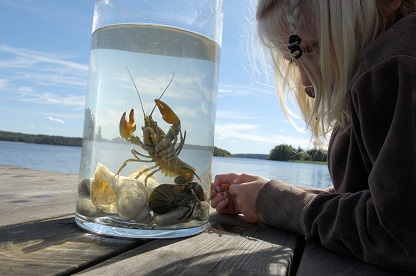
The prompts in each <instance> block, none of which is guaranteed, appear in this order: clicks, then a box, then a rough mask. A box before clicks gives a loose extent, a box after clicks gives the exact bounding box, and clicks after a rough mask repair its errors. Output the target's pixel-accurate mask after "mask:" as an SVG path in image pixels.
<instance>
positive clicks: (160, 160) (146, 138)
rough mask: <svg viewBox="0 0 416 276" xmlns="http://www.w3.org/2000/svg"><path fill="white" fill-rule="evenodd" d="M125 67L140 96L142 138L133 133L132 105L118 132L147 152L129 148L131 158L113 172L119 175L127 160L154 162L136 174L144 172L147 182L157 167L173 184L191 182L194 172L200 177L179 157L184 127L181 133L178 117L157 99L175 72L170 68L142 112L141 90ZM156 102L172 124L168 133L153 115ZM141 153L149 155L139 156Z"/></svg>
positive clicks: (183, 137)
mask: <svg viewBox="0 0 416 276" xmlns="http://www.w3.org/2000/svg"><path fill="white" fill-rule="evenodd" d="M127 71H128V72H129V75H130V78H131V80H132V81H133V85H134V88H135V89H136V92H137V95H139V100H140V104H141V107H142V111H143V116H144V126H142V131H143V141H142V140H140V138H139V137H138V136H136V135H134V134H133V132H134V131H135V130H136V123H135V121H134V109H131V111H130V114H129V119H128V121H127V119H126V112H124V113H123V115H122V116H121V120H120V129H119V130H120V136H121V137H122V138H124V139H125V140H126V141H128V142H130V143H132V144H135V145H138V146H140V147H141V148H142V149H144V150H145V151H147V153H148V154H149V155H143V154H141V153H139V152H138V151H136V150H135V149H132V150H131V153H132V154H133V156H134V158H130V159H127V160H126V161H124V163H123V165H122V166H121V167H120V169H119V170H118V171H117V173H116V175H117V176H119V175H120V172H121V171H122V170H123V168H124V167H125V166H127V163H129V162H154V163H155V165H153V166H151V167H149V168H146V169H145V170H142V171H141V172H140V173H138V174H137V175H136V176H135V178H136V179H138V178H139V177H140V176H141V175H142V174H147V175H146V177H145V181H144V183H145V185H146V186H147V179H148V178H149V177H150V176H151V175H153V174H154V173H156V172H158V171H161V173H163V174H164V175H166V176H168V177H175V179H174V182H175V183H176V184H187V183H190V182H192V180H193V178H194V176H196V177H197V178H198V179H199V180H200V178H199V177H198V175H196V173H195V169H194V168H193V167H192V166H190V165H188V164H187V163H185V162H184V161H182V160H180V159H179V157H178V155H179V153H180V152H181V150H182V148H183V145H184V143H185V138H186V130H185V132H184V134H183V135H182V130H181V121H180V119H179V117H178V116H177V115H176V114H175V112H173V110H172V109H171V108H170V107H169V106H168V105H167V104H166V103H164V102H162V101H161V100H160V99H161V98H162V96H163V95H164V94H165V92H166V90H167V89H168V87H169V86H170V84H171V83H172V81H173V78H174V76H175V72H173V76H172V78H171V80H170V82H169V84H168V85H167V87H166V88H165V90H164V91H163V92H162V94H161V95H160V97H159V99H155V106H154V107H153V109H152V111H151V112H150V114H149V115H146V114H145V112H144V108H143V103H142V99H141V97H140V93H139V91H138V89H137V86H136V84H135V82H134V80H133V77H132V75H131V73H130V71H129V69H128V68H127ZM156 106H157V107H158V109H159V111H160V113H161V114H162V119H163V120H164V121H165V122H167V123H169V124H171V127H170V129H169V131H168V133H167V134H166V133H165V132H164V131H163V130H162V129H161V128H160V127H159V126H158V125H157V122H156V121H154V120H153V118H152V114H153V111H154V110H155V108H156ZM178 135H179V138H180V142H179V144H178V146H177V147H176V148H175V146H176V143H177V141H178ZM141 157H145V158H149V159H142V158H141ZM200 181H201V180H200Z"/></svg>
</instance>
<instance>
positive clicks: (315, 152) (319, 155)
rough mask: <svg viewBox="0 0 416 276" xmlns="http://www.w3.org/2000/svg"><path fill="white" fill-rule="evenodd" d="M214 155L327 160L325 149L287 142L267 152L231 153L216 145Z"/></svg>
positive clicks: (311, 160) (310, 160)
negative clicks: (304, 146)
mask: <svg viewBox="0 0 416 276" xmlns="http://www.w3.org/2000/svg"><path fill="white" fill-rule="evenodd" d="M214 156H221V157H244V158H255V159H267V160H275V161H305V162H326V161H327V154H326V152H325V151H323V150H321V149H318V148H313V149H310V150H307V151H305V150H303V149H301V148H300V147H298V148H297V149H296V148H294V147H292V146H290V145H286V144H281V145H277V146H275V147H274V148H273V149H272V150H271V151H270V153H269V155H267V154H231V153H230V152H229V151H226V150H224V149H220V148H217V147H214Z"/></svg>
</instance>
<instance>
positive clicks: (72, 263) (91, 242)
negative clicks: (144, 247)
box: [0, 217, 146, 275]
mask: <svg viewBox="0 0 416 276" xmlns="http://www.w3.org/2000/svg"><path fill="white" fill-rule="evenodd" d="M144 242H146V241H142V240H136V241H133V240H123V239H112V238H106V237H101V236H97V235H92V234H88V233H86V232H84V231H82V230H81V229H80V228H79V227H77V226H76V224H75V220H74V218H73V217H69V218H57V219H51V220H48V221H42V222H36V223H29V224H22V225H18V226H15V227H7V228H2V229H0V275H59V274H70V273H72V272H76V271H77V270H79V269H80V268H84V267H88V266H91V265H93V264H95V263H97V262H101V261H103V260H106V259H108V258H111V257H113V256H115V255H118V254H121V253H123V252H126V251H128V250H130V249H132V248H134V247H137V246H139V245H141V244H143V243H144Z"/></svg>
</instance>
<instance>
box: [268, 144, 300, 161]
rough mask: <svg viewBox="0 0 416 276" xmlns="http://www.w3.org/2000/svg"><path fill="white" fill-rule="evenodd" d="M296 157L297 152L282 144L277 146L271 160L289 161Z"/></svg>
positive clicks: (271, 152)
mask: <svg viewBox="0 0 416 276" xmlns="http://www.w3.org/2000/svg"><path fill="white" fill-rule="evenodd" d="M295 156H296V150H295V149H294V148H293V147H292V146H289V145H286V144H282V145H278V146H275V147H274V148H273V149H272V150H271V151H270V154H269V158H268V159H269V160H277V161H289V160H293V158H295Z"/></svg>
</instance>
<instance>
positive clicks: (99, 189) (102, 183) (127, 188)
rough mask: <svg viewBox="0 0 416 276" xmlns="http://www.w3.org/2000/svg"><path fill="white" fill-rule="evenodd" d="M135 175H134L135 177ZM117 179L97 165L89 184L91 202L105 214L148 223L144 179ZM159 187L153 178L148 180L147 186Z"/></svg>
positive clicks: (146, 193) (148, 213)
mask: <svg viewBox="0 0 416 276" xmlns="http://www.w3.org/2000/svg"><path fill="white" fill-rule="evenodd" d="M136 175H137V173H136V174H135V175H134V176H136ZM145 177H146V175H145V174H144V175H143V176H141V177H139V178H138V179H134V178H130V177H123V176H120V177H117V176H115V175H114V174H113V173H112V172H110V171H109V170H108V168H107V167H106V166H104V165H102V164H100V163H98V165H97V168H96V170H95V173H94V181H93V182H92V183H91V191H90V192H91V201H92V202H93V203H94V204H95V205H96V206H97V207H98V208H99V209H100V210H102V211H104V212H106V213H118V214H119V216H120V217H121V218H123V219H125V220H135V221H137V222H143V223H147V222H149V221H150V212H149V211H150V209H149V206H148V197H149V196H148V191H147V189H146V188H145V186H144V183H143V181H144V178H145ZM149 183H151V185H152V187H153V186H154V187H155V186H157V185H159V184H158V183H157V181H156V180H155V179H154V178H150V177H149V178H148V181H147V185H148V186H149Z"/></svg>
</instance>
